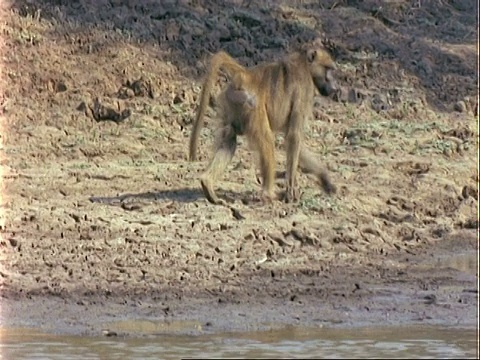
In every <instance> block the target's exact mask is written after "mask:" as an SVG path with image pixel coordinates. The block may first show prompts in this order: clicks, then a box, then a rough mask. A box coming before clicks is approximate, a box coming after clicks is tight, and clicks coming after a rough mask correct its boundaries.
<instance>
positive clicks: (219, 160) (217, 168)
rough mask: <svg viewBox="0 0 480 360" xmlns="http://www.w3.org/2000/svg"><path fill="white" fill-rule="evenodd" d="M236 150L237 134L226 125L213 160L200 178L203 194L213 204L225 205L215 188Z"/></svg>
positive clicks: (222, 130)
mask: <svg viewBox="0 0 480 360" xmlns="http://www.w3.org/2000/svg"><path fill="white" fill-rule="evenodd" d="M236 148H237V134H236V133H235V130H234V129H233V128H232V126H231V125H226V126H225V127H224V128H222V129H221V131H220V134H219V138H218V140H217V145H216V148H215V154H214V156H213V159H212V160H211V161H210V164H209V165H208V167H207V170H205V172H204V173H203V174H202V176H201V177H200V184H201V185H202V189H203V193H204V194H205V197H206V198H207V200H208V201H210V202H211V203H212V204H224V201H223V200H220V199H219V198H218V197H217V195H216V194H215V191H214V190H213V186H214V184H215V181H216V180H217V179H218V178H219V177H220V175H222V174H223V172H224V171H225V169H226V167H227V165H228V164H229V163H230V162H231V161H232V158H233V155H234V154H235V150H236Z"/></svg>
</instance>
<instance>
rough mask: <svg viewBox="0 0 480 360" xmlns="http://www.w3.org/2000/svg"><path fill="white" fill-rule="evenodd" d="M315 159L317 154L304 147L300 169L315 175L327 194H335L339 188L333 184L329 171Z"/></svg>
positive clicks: (301, 150)
mask: <svg viewBox="0 0 480 360" xmlns="http://www.w3.org/2000/svg"><path fill="white" fill-rule="evenodd" d="M315 157H316V156H315V154H313V153H312V152H311V151H310V150H308V149H307V148H306V147H305V145H302V147H301V149H300V156H299V164H300V168H301V169H302V171H303V172H305V173H310V174H314V175H315V176H316V177H317V178H318V179H319V180H320V183H321V184H322V188H323V190H324V191H325V192H326V193H327V194H333V193H335V192H336V191H337V187H336V186H335V185H334V184H333V183H332V182H331V180H330V176H329V175H328V172H327V170H326V169H325V168H324V167H322V166H321V165H320V163H319V161H318V160H316V159H315Z"/></svg>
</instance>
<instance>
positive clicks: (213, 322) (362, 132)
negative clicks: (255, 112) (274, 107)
mask: <svg viewBox="0 0 480 360" xmlns="http://www.w3.org/2000/svg"><path fill="white" fill-rule="evenodd" d="M160 4H161V5H160ZM1 11H2V21H1V25H0V26H1V49H2V60H1V61H2V64H1V66H2V70H1V71H2V73H1V76H2V87H1V93H0V100H1V102H0V103H1V108H0V114H1V117H2V118H1V119H2V128H3V130H2V133H1V141H2V143H1V145H2V148H1V154H2V159H1V161H2V162H1V164H2V176H3V180H2V187H3V193H2V198H1V200H2V203H1V208H0V210H1V211H2V213H1V216H2V218H1V221H2V224H1V225H2V234H1V243H0V249H1V259H0V261H1V263H0V288H1V296H2V298H1V309H2V319H1V324H2V326H34V327H35V326H41V327H43V328H44V329H48V330H50V331H56V332H71V333H94V334H95V333H97V334H98V333H100V332H101V330H102V329H103V328H105V327H107V328H108V325H107V324H108V323H109V322H111V321H115V320H119V319H129V318H131V319H133V318H149V319H157V320H166V321H175V320H192V321H197V322H198V324H200V325H199V327H195V329H196V330H199V329H200V328H201V329H203V330H208V329H211V330H226V329H230V330H231V329H234V330H242V329H253V328H258V327H262V326H267V325H268V324H276V325H275V326H277V325H278V324H296V325H304V326H307V325H309V326H310V325H311V326H361V325H380V324H412V323H429V324H432V323H433V324H444V325H461V326H472V327H473V326H475V325H476V321H477V304H478V281H477V279H478V269H477V267H476V266H474V265H471V264H470V265H471V266H467V268H466V270H467V271H462V269H460V270H459V269H458V268H460V267H459V266H453V265H452V262H449V261H444V260H442V259H447V260H448V259H449V258H451V257H455V256H457V255H459V254H460V255H462V254H470V258H469V259H470V260H469V261H472V262H473V263H474V264H475V265H477V263H478V241H477V239H478V213H477V208H478V168H477V153H478V91H477V86H478V77H477V70H476V69H477V65H478V57H477V51H478V40H477V39H478V38H477V37H478V30H477V18H476V14H477V12H478V5H477V2H476V1H473V0H472V1H466V0H464V1H438V0H435V1H388V2H387V1H378V0H367V1H322V2H321V5H319V4H318V2H317V1H275V2H274V1H259V2H253V1H225V2H223V1H202V0H198V1H162V2H160V1H158V2H155V1H147V0H142V1H129V0H115V1H114V0H111V1H106V0H105V1H78V2H72V3H69V2H66V1H46V0H43V1H35V2H33V1H11V2H10V3H8V2H2V10H1ZM315 39H323V40H324V43H325V45H326V46H327V47H328V48H329V50H330V51H331V52H332V54H333V55H334V56H335V57H336V59H337V62H338V65H339V69H338V71H337V73H336V76H337V79H338V81H339V83H340V84H341V86H342V88H343V89H344V90H345V91H344V92H343V96H337V97H333V98H320V97H318V98H317V100H316V104H315V108H314V116H313V118H312V119H311V121H310V122H309V125H308V128H307V129H306V142H307V144H308V145H309V146H310V147H312V149H314V150H315V151H317V152H318V154H319V160H320V161H322V162H324V163H325V164H326V165H327V166H328V168H329V170H330V172H331V176H332V179H334V180H335V182H336V183H337V185H338V187H339V189H340V191H339V193H338V194H337V195H335V196H327V195H325V194H324V193H323V192H322V191H321V190H320V188H319V186H318V184H317V182H316V181H315V179H313V178H312V177H310V176H308V175H301V176H300V178H299V183H300V186H301V187H302V189H303V195H302V198H301V200H300V202H299V203H296V204H285V203H282V202H275V203H273V204H271V205H262V204H260V203H258V202H256V201H255V199H256V195H257V194H258V191H259V189H260V186H259V184H258V183H257V181H256V175H257V170H256V167H255V158H254V154H253V153H252V152H251V151H249V150H248V148H247V146H246V144H245V141H242V144H241V145H240V149H239V151H238V153H237V155H236V157H235V159H234V161H233V163H232V165H231V166H230V167H229V169H228V171H227V173H226V174H225V176H224V177H223V179H222V181H220V182H219V183H218V184H217V188H218V193H219V194H220V195H222V196H229V197H232V198H234V199H236V201H235V203H234V204H233V205H232V206H233V208H234V209H235V210H234V211H233V210H230V209H228V208H225V207H221V206H213V205H211V204H209V203H208V202H207V201H206V200H205V198H204V197H203V195H202V193H201V192H200V187H199V183H198V176H199V174H200V173H201V171H203V169H204V168H205V166H206V162H207V159H208V157H209V156H210V154H211V148H212V143H213V139H212V138H213V135H212V132H213V130H214V125H215V121H214V110H213V109H212V110H211V111H210V112H209V119H207V120H208V123H207V124H206V127H205V129H204V130H203V132H202V135H201V141H200V149H199V151H200V161H198V162H194V163H189V162H187V161H186V159H187V143H188V137H189V134H190V129H191V121H192V119H193V117H194V114H195V110H196V104H197V103H196V100H197V97H198V94H199V90H200V85H201V80H202V77H203V75H204V74H205V70H206V65H207V64H208V59H209V54H211V53H212V52H215V51H217V50H219V49H224V50H226V51H228V52H229V53H230V54H232V55H233V56H234V57H235V58H237V59H238V60H239V61H240V62H241V63H242V64H245V65H253V64H255V63H258V62H262V61H269V60H273V59H277V58H279V57H280V56H282V55H283V54H284V53H285V52H288V51H292V50H295V49H296V48H297V47H298V46H299V45H301V44H303V43H306V42H311V41H313V40H315ZM278 140H279V141H278V149H279V151H278V157H277V158H278V166H277V168H278V170H282V169H284V166H285V161H284V160H285V157H284V152H283V151H282V149H283V145H282V142H281V141H280V140H281V137H280V136H279V139H278ZM282 188H284V184H283V182H282V181H279V182H278V185H277V190H278V191H279V192H280V191H281V190H282ZM455 268H457V269H455ZM464 270H465V269H464ZM266 324H267V325H266ZM187 330H194V329H193V328H189V329H187ZM127 332H128V331H127Z"/></svg>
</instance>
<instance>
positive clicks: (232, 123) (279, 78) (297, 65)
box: [189, 49, 336, 203]
mask: <svg viewBox="0 0 480 360" xmlns="http://www.w3.org/2000/svg"><path fill="white" fill-rule="evenodd" d="M220 69H223V70H224V71H226V72H227V74H229V75H230V79H231V82H230V84H229V85H228V87H227V89H226V90H224V91H223V92H222V93H221V94H220V96H219V101H218V103H219V104H220V117H221V118H222V126H221V127H220V129H219V137H218V142H217V145H216V151H215V155H214V157H213V159H212V160H211V162H210V164H209V166H208V168H207V170H206V171H205V173H204V174H203V175H202V176H201V180H200V182H201V185H202V188H203V191H204V193H205V196H206V197H207V199H208V200H209V201H210V202H212V203H223V201H221V200H220V199H219V198H218V197H217V196H216V194H215V192H214V190H213V185H214V182H215V180H216V179H218V177H219V176H220V175H221V174H222V173H223V172H224V170H225V168H226V166H227V165H228V164H229V163H230V161H231V159H232V157H233V155H234V153H235V149H236V146H237V136H238V135H246V136H247V138H248V140H249V142H250V144H251V145H253V146H254V148H255V150H257V151H258V153H259V155H260V169H261V174H262V187H263V199H265V200H268V201H270V200H272V199H273V198H274V194H273V187H274V177H275V154H274V146H275V141H274V140H275V139H274V134H275V133H276V132H283V133H284V134H285V141H286V153H287V171H286V179H287V180H286V181H287V187H286V194H285V200H286V201H288V202H290V201H296V200H298V198H299V193H298V189H297V186H296V182H295V181H296V170H297V168H298V166H300V168H301V169H302V170H303V171H305V172H309V173H313V174H315V175H316V176H317V177H318V178H319V179H320V181H321V183H322V186H323V188H324V190H325V191H326V192H327V193H333V192H335V191H336V188H335V186H334V185H333V184H332V183H331V182H330V180H329V177H328V174H327V172H326V170H324V169H323V168H322V167H321V166H319V164H318V163H317V161H315V160H314V158H313V154H311V153H310V151H309V150H308V149H306V147H305V146H304V145H303V127H304V123H305V121H306V119H307V118H308V117H309V116H310V115H311V113H312V110H313V98H314V92H315V88H317V89H318V90H319V92H320V93H321V94H322V95H324V96H328V95H330V94H331V93H332V92H333V91H335V90H336V87H335V81H334V79H333V77H332V74H331V71H332V70H333V69H335V63H334V61H333V60H332V58H331V57H330V55H329V54H328V53H327V52H326V51H325V50H323V49H309V50H303V51H300V52H296V53H293V54H291V55H289V56H288V57H287V58H285V59H284V60H280V61H277V62H272V63H267V64H262V65H258V66H255V67H251V68H245V67H243V66H241V65H240V64H239V63H237V62H236V61H235V60H234V59H233V58H232V57H230V56H229V55H228V54H227V53H225V52H223V51H220V52H218V53H216V54H215V55H214V56H213V57H212V60H211V63H210V69H209V72H208V74H207V77H206V80H205V83H204V86H203V89H202V94H201V99H200V107H199V110H198V113H197V117H196V120H195V123H194V126H193V130H192V134H191V138H190V156H189V159H190V161H193V160H195V159H196V147H197V142H198V136H199V132H200V129H201V127H202V126H203V119H204V116H205V111H206V108H207V105H208V100H209V98H210V93H211V90H212V87H213V85H214V82H215V80H216V76H217V74H218V71H219V70H220Z"/></svg>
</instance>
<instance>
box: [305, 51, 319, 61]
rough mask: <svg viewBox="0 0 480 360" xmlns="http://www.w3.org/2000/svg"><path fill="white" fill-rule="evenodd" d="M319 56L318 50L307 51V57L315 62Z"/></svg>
mask: <svg viewBox="0 0 480 360" xmlns="http://www.w3.org/2000/svg"><path fill="white" fill-rule="evenodd" d="M316 57H317V50H308V51H307V59H308V61H309V62H313V60H315V58H316Z"/></svg>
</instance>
